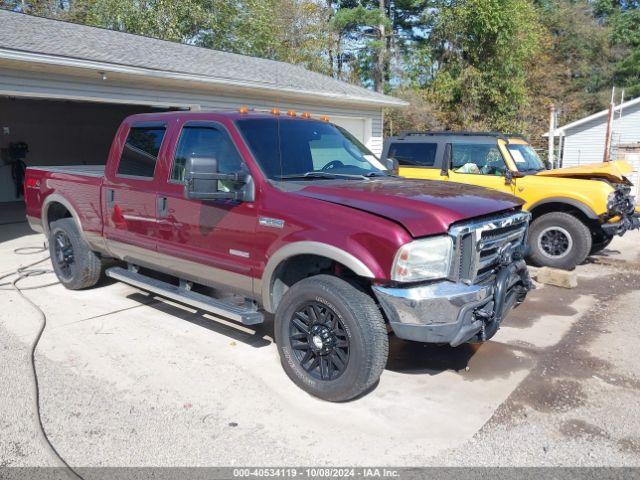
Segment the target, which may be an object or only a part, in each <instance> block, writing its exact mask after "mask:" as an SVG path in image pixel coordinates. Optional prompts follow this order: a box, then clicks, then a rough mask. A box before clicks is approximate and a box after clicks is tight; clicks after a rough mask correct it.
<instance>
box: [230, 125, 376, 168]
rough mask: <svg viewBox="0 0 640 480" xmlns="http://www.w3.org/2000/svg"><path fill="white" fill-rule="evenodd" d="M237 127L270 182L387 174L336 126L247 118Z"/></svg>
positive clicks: (347, 134)
mask: <svg viewBox="0 0 640 480" xmlns="http://www.w3.org/2000/svg"><path fill="white" fill-rule="evenodd" d="M236 125H237V127H238V129H239V130H240V132H241V133H242V135H243V136H244V138H245V140H246V141H247V143H248V144H249V147H250V148H251V152H252V153H253V156H254V158H255V159H256V161H257V162H258V163H259V165H260V168H261V169H262V171H263V172H264V173H265V175H266V176H267V177H268V178H270V179H272V180H285V179H292V178H293V179H299V178H309V179H317V178H320V179H322V178H361V177H362V176H376V175H386V172H385V168H384V166H383V165H382V164H381V163H380V161H379V160H378V159H377V158H376V156H375V155H373V153H371V152H370V151H369V150H368V149H367V148H366V147H365V146H364V145H362V144H361V143H360V142H359V141H358V140H356V139H355V138H354V137H353V136H352V135H351V134H350V133H348V132H347V131H346V130H344V129H343V128H341V127H338V126H336V125H333V124H330V123H325V122H319V121H313V120H297V119H293V118H267V119H265V118H247V119H246V120H245V119H242V120H237V121H236Z"/></svg>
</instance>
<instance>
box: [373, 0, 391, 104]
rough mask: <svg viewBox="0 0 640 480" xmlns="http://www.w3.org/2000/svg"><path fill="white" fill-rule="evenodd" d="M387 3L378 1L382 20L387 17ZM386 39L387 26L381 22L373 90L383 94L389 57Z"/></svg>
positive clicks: (385, 0)
mask: <svg viewBox="0 0 640 480" xmlns="http://www.w3.org/2000/svg"><path fill="white" fill-rule="evenodd" d="M387 1H388V0H378V8H379V9H380V14H381V18H384V17H386V15H387V9H386V6H387V5H386V4H387ZM386 39H387V32H386V26H385V24H384V22H382V21H381V22H380V24H379V25H378V42H380V47H379V48H378V52H377V59H376V66H375V68H374V71H373V89H374V90H375V91H376V92H382V91H383V90H384V77H385V63H386V56H387V48H386Z"/></svg>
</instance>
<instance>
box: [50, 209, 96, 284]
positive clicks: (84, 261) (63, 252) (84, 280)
mask: <svg viewBox="0 0 640 480" xmlns="http://www.w3.org/2000/svg"><path fill="white" fill-rule="evenodd" d="M49 254H50V255H51V263H52V264H53V270H54V272H55V273H56V276H57V277H58V280H60V283H62V285H64V286H65V287H67V288H68V289H69V290H81V289H83V288H89V287H93V286H94V285H95V284H96V283H98V280H100V276H101V275H102V261H101V260H100V257H98V255H96V254H95V253H94V252H92V251H91V249H90V248H89V245H87V243H86V242H85V241H84V239H83V238H82V237H81V236H80V232H79V231H78V227H77V226H76V223H75V221H74V220H73V219H72V218H62V219H60V220H56V221H55V222H52V223H51V225H50V228H49Z"/></svg>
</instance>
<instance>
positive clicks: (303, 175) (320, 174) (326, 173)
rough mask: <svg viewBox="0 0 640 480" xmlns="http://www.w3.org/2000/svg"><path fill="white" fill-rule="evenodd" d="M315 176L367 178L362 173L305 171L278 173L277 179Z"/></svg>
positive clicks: (312, 177) (302, 178) (301, 178)
mask: <svg viewBox="0 0 640 480" xmlns="http://www.w3.org/2000/svg"><path fill="white" fill-rule="evenodd" d="M316 178H326V179H329V180H330V179H332V178H353V179H356V180H360V179H363V178H367V177H365V176H364V175H350V174H348V173H331V172H307V173H292V174H289V175H279V176H278V179H279V180H304V179H311V180H313V179H316Z"/></svg>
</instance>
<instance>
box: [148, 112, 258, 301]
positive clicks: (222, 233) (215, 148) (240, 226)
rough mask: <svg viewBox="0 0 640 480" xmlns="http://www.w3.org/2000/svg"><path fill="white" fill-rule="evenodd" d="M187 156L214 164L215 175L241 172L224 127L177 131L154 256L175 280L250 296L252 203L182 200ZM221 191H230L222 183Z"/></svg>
mask: <svg viewBox="0 0 640 480" xmlns="http://www.w3.org/2000/svg"><path fill="white" fill-rule="evenodd" d="M188 156H195V157H214V158H216V159H217V160H218V166H219V171H220V173H236V172H239V171H243V170H246V166H245V165H244V161H243V159H242V157H241V155H240V153H239V152H238V151H237V149H236V147H235V145H234V143H233V141H232V139H231V137H230V135H229V133H228V132H227V130H226V128H225V127H224V126H222V125H220V124H218V123H215V122H208V121H205V122H199V121H191V122H187V123H185V124H183V125H181V128H180V133H179V136H178V139H177V146H176V149H175V152H173V155H172V158H170V159H169V161H168V162H167V165H168V167H169V169H168V171H167V172H166V177H165V178H166V180H165V181H166V183H165V185H164V188H163V189H162V191H160V192H159V196H158V205H159V219H158V252H160V253H161V254H164V255H165V257H164V258H166V259H170V260H168V261H170V263H171V264H170V265H169V267H170V268H171V269H172V270H173V271H175V272H176V273H175V274H176V275H177V276H182V277H184V278H187V279H192V280H194V281H196V282H198V283H203V284H205V285H209V286H212V287H216V286H221V287H223V288H225V289H228V288H229V287H231V289H232V290H233V291H234V292H235V293H238V294H242V295H245V296H250V295H251V294H252V292H253V283H252V282H253V280H252V277H251V271H252V268H253V267H254V265H255V263H256V256H255V239H254V237H253V234H254V232H255V227H256V223H257V216H256V209H255V205H254V202H249V201H246V202H245V201H236V200H228V199H219V200H193V199H189V198H185V195H184V175H185V172H184V169H185V161H186V158H187V157H188ZM223 183H225V182H223ZM223 188H229V189H234V188H235V186H234V185H233V184H231V183H230V182H227V183H225V184H224V185H223Z"/></svg>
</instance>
